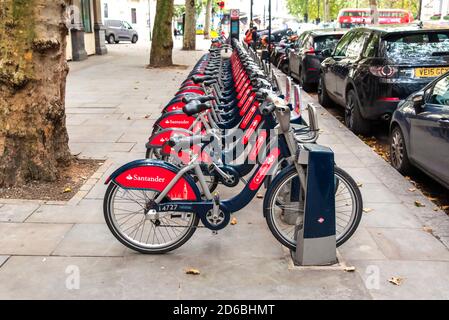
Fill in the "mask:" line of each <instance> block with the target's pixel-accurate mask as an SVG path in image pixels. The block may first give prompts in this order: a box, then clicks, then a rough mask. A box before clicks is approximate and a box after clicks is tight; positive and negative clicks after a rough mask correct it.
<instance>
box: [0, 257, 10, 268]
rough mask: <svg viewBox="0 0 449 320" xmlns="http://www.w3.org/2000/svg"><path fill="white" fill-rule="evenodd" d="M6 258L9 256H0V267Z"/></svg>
mask: <svg viewBox="0 0 449 320" xmlns="http://www.w3.org/2000/svg"><path fill="white" fill-rule="evenodd" d="M8 259H9V256H0V267H1V266H3V265H4V264H5V262H6V260H8Z"/></svg>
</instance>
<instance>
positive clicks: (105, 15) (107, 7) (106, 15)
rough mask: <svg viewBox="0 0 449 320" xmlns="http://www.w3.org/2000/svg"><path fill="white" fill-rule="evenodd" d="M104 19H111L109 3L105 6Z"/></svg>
mask: <svg viewBox="0 0 449 320" xmlns="http://www.w3.org/2000/svg"><path fill="white" fill-rule="evenodd" d="M104 18H105V19H107V18H109V6H108V4H107V3H105V4H104Z"/></svg>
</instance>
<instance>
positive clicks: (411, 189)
mask: <svg viewBox="0 0 449 320" xmlns="http://www.w3.org/2000/svg"><path fill="white" fill-rule="evenodd" d="M408 191H410V192H415V191H416V188H410V189H408Z"/></svg>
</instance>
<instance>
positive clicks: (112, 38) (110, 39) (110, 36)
mask: <svg viewBox="0 0 449 320" xmlns="http://www.w3.org/2000/svg"><path fill="white" fill-rule="evenodd" d="M108 43H109V44H113V43H115V37H114V35H113V34H111V35H109V37H108Z"/></svg>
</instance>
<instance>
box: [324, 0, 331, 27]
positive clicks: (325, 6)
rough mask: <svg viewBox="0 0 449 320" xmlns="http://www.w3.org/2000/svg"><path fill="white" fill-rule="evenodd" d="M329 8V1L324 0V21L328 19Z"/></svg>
mask: <svg viewBox="0 0 449 320" xmlns="http://www.w3.org/2000/svg"><path fill="white" fill-rule="evenodd" d="M330 10H331V6H330V3H329V0H324V21H325V22H328V21H330Z"/></svg>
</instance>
